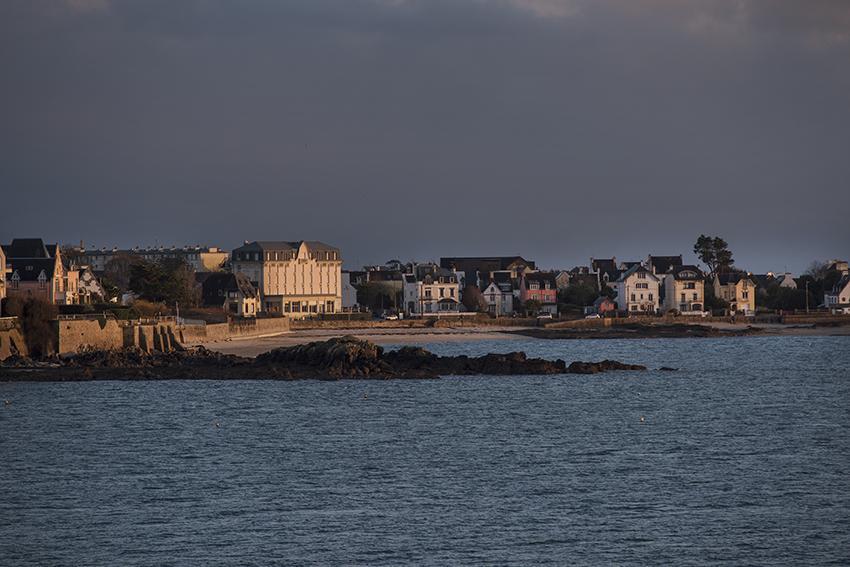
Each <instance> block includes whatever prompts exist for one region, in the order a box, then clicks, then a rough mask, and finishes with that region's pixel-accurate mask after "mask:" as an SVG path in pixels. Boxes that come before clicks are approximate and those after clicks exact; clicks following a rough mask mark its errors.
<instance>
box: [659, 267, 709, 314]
mask: <svg viewBox="0 0 850 567" xmlns="http://www.w3.org/2000/svg"><path fill="white" fill-rule="evenodd" d="M704 308H705V275H704V274H703V273H702V270H700V269H699V268H697V267H696V266H677V267H674V268H672V269H671V270H670V271H668V272H667V273H666V274H664V311H665V312H667V311H670V310H672V309H675V310H677V311H679V312H680V313H682V314H684V315H687V314H694V313H702V312H703V310H704Z"/></svg>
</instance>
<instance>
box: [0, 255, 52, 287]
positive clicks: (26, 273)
mask: <svg viewBox="0 0 850 567" xmlns="http://www.w3.org/2000/svg"><path fill="white" fill-rule="evenodd" d="M8 263H9V264H10V265H11V268H12V276H14V274H16V273H17V274H18V277H19V278H20V281H22V282H34V281H38V276H39V274H41V272H42V270H43V271H44V275H45V276H46V277H47V279H48V280H49V279H51V278H52V277H53V270H54V268H55V267H56V259H55V258H11V259H10V260H8Z"/></svg>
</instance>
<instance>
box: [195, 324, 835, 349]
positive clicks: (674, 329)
mask: <svg viewBox="0 0 850 567" xmlns="http://www.w3.org/2000/svg"><path fill="white" fill-rule="evenodd" d="M638 325H640V326H641V327H642V329H641V330H637V331H636V330H634V327H630V326H625V325H624V326H622V327H608V328H606V329H546V328H544V327H445V328H409V327H398V328H386V327H385V328H377V329H363V328H358V329H300V330H296V331H289V332H285V333H278V334H275V335H266V336H262V337H236V338H233V339H226V340H219V341H204V342H193V343H190V344H188V345H187V346H202V347H204V348H207V349H209V350H213V351H217V352H221V353H223V354H235V355H238V356H257V355H258V354H261V353H263V352H266V351H268V350H271V349H273V348H277V347H285V346H296V345H302V344H307V343H310V342H314V341H320V340H328V339H332V338H340V337H343V336H354V337H357V338H360V339H363V340H367V341H370V342H372V343H375V344H377V345H381V346H398V345H422V344H429V343H437V342H473V341H492V340H523V339H529V338H538V339H546V340H580V339H593V340H606V339H609V340H610V339H650V338H657V339H673V338H722V337H753V336H765V337H770V336H812V337H827V336H850V326H847V325H845V326H840V327H824V326H816V325H780V324H764V325H748V324H746V323H735V324H733V323H705V324H700V325H687V324H683V325H643V324H638ZM695 327H698V328H699V329H695ZM688 329H690V331H688Z"/></svg>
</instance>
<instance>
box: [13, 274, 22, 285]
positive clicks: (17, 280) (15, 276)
mask: <svg viewBox="0 0 850 567" xmlns="http://www.w3.org/2000/svg"><path fill="white" fill-rule="evenodd" d="M20 283H21V276H20V275H18V272H15V273H14V274H12V289H18V286H19V285H20Z"/></svg>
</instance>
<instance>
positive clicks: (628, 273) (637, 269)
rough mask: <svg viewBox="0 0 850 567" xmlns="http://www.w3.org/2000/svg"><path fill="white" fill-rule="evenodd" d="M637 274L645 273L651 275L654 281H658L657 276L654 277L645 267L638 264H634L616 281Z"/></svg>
mask: <svg viewBox="0 0 850 567" xmlns="http://www.w3.org/2000/svg"><path fill="white" fill-rule="evenodd" d="M638 272H646V273H647V274H649V275H651V276H652V277H654V278H655V279H658V276H656V275H655V274H653V273H652V272H651V271H649V270H648V269H646V266H644V265H643V264H640V263H638V264H635V265H634V266H632V267H631V268H629V269H628V270H626V271H624V272H623V273H622V274H620V277H619V278H618V279H617V281H624V280H625V279H626V278H627V277H629V276H631V275H632V274H636V273H638Z"/></svg>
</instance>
